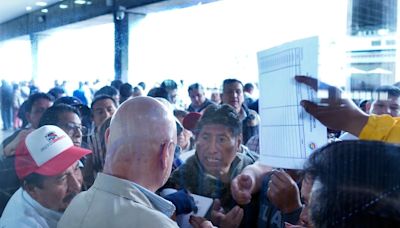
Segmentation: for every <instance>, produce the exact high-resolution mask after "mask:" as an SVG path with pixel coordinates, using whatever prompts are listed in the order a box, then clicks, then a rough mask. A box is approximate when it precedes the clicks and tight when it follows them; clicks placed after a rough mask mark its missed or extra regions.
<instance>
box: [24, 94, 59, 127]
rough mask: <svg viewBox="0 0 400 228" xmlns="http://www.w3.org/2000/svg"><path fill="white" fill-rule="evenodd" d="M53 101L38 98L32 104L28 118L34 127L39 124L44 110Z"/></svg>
mask: <svg viewBox="0 0 400 228" xmlns="http://www.w3.org/2000/svg"><path fill="white" fill-rule="evenodd" d="M52 104H53V103H52V102H51V101H49V100H47V99H44V98H43V99H38V100H36V101H35V102H34V103H33V105H32V110H31V111H30V112H29V113H27V115H26V118H27V120H28V122H29V123H30V124H31V125H32V127H33V128H35V129H36V128H37V127H38V126H39V121H40V118H41V117H42V115H43V113H44V111H46V109H48V108H49V107H50V106H51V105H52Z"/></svg>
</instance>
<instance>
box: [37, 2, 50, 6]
mask: <svg viewBox="0 0 400 228" xmlns="http://www.w3.org/2000/svg"><path fill="white" fill-rule="evenodd" d="M35 5H37V6H47V2H36V3H35Z"/></svg>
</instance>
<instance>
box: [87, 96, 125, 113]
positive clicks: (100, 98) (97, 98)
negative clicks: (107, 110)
mask: <svg viewBox="0 0 400 228" xmlns="http://www.w3.org/2000/svg"><path fill="white" fill-rule="evenodd" d="M106 99H110V100H111V101H112V102H113V103H114V105H115V107H118V105H117V102H116V101H115V99H114V98H112V97H111V96H108V95H105V94H102V95H99V96H96V97H94V99H93V101H92V104H91V105H90V108H91V109H93V106H94V104H96V102H98V101H101V100H106Z"/></svg>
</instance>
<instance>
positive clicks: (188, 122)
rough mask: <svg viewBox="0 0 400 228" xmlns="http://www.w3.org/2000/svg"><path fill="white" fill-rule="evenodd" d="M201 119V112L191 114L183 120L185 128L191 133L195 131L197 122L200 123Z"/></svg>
mask: <svg viewBox="0 0 400 228" xmlns="http://www.w3.org/2000/svg"><path fill="white" fill-rule="evenodd" d="M200 118H201V113H200V112H190V113H189V114H187V115H186V116H185V118H183V121H182V122H183V127H184V128H186V129H187V130H190V131H193V130H195V128H196V125H197V122H199V120H200Z"/></svg>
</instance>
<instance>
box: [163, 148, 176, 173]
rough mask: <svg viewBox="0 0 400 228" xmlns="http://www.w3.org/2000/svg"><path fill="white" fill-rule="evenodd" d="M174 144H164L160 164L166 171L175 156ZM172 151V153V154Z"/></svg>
mask: <svg viewBox="0 0 400 228" xmlns="http://www.w3.org/2000/svg"><path fill="white" fill-rule="evenodd" d="M174 146H175V145H174V143H172V142H168V143H164V144H163V145H162V147H161V151H160V163H161V167H162V169H163V170H166V169H167V167H168V165H169V162H170V160H171V156H174V150H175V147H174ZM171 150H172V153H171V152H170V151H171Z"/></svg>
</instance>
